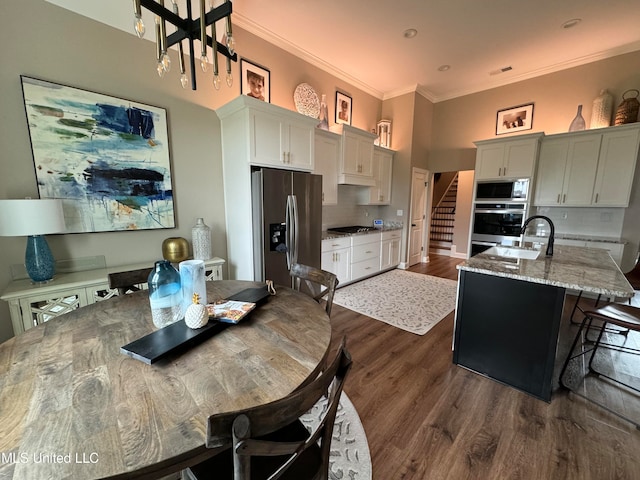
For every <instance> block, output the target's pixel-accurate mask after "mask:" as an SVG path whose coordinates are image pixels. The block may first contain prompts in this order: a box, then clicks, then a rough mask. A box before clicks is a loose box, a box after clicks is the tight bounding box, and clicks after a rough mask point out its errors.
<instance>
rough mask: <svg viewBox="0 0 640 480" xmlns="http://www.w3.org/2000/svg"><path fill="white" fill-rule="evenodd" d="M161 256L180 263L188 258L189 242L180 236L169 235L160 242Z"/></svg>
mask: <svg viewBox="0 0 640 480" xmlns="http://www.w3.org/2000/svg"><path fill="white" fill-rule="evenodd" d="M162 258H164V259H165V260H169V261H170V262H171V263H180V262H182V261H183V260H186V259H187V258H189V242H187V240H186V239H185V238H182V237H169V238H166V239H165V240H164V241H163V242H162Z"/></svg>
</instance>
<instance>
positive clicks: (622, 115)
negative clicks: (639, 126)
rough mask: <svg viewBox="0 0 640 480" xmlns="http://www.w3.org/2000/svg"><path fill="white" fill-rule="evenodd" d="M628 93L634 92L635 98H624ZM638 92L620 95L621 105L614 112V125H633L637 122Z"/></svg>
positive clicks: (639, 103)
mask: <svg viewBox="0 0 640 480" xmlns="http://www.w3.org/2000/svg"><path fill="white" fill-rule="evenodd" d="M630 92H635V96H634V97H632V98H625V95H626V94H627V93H630ZM638 95H640V92H638V90H634V89H631V90H627V91H626V92H624V93H623V94H622V103H621V104H620V105H619V106H618V110H616V121H615V123H614V125H624V124H625V123H634V122H637V121H638V110H639V109H640V102H638V98H637V97H638Z"/></svg>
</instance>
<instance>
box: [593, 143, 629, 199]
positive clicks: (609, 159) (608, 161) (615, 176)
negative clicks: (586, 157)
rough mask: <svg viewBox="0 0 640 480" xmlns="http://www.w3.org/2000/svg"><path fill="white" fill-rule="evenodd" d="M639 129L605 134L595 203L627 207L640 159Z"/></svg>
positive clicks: (595, 190)
mask: <svg viewBox="0 0 640 480" xmlns="http://www.w3.org/2000/svg"><path fill="white" fill-rule="evenodd" d="M639 134H640V130H627V131H621V132H615V131H614V132H609V133H605V134H603V135H602V146H601V148H600V159H599V160H598V173H597V175H596V182H595V189H594V191H593V205H595V206H598V207H628V206H629V196H630V195H631V187H632V185H633V174H634V172H635V167H636V160H637V158H638V135H639Z"/></svg>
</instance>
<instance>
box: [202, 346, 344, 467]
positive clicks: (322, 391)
mask: <svg viewBox="0 0 640 480" xmlns="http://www.w3.org/2000/svg"><path fill="white" fill-rule="evenodd" d="M350 368H351V356H350V355H349V352H348V351H347V349H346V346H345V341H344V340H343V341H342V343H341V345H340V347H339V348H338V349H337V352H336V354H335V356H334V357H332V361H331V362H330V363H329V364H328V366H327V368H326V369H325V370H324V371H323V372H322V373H321V374H320V375H318V376H317V377H316V378H315V379H314V380H313V381H312V382H309V383H308V384H307V385H305V386H303V387H301V388H299V389H297V390H295V391H294V392H293V393H291V394H290V395H288V396H287V397H285V398H282V399H280V400H276V401H274V402H271V403H267V404H264V405H259V406H257V407H253V408H248V409H244V410H240V411H236V412H229V413H222V414H216V415H212V416H210V417H209V418H208V421H207V436H206V446H207V447H208V448H218V447H223V446H225V445H229V444H232V445H233V447H232V450H231V454H230V455H232V457H233V458H232V461H231V459H230V458H227V466H229V465H230V464H231V463H232V464H233V470H232V471H233V479H234V480H249V479H250V478H253V477H251V469H254V470H258V469H259V468H260V467H261V466H263V467H264V465H265V464H264V463H263V464H261V463H260V462H259V461H256V462H252V461H251V459H252V458H254V460H255V459H256V457H263V458H267V457H268V458H270V459H276V460H277V463H276V464H275V465H274V464H273V462H268V463H267V464H266V465H268V467H267V470H268V473H267V472H263V471H260V472H258V471H255V472H254V474H258V475H256V478H267V479H276V478H280V476H281V475H282V478H295V479H296V480H306V479H311V478H313V479H325V480H326V479H328V475H329V456H330V455H329V454H330V447H331V437H332V435H333V427H334V423H335V418H336V412H337V409H338V404H339V401H340V395H341V394H342V389H343V387H344V382H345V379H346V377H347V373H348V372H349V369H350ZM324 396H326V398H327V405H326V408H325V409H324V413H323V414H322V415H321V418H320V421H319V423H318V424H317V426H316V427H315V428H313V429H312V430H311V431H309V430H308V429H305V427H304V426H301V423H300V421H299V418H300V417H301V416H302V415H303V414H304V413H306V412H308V411H309V410H310V409H311V408H312V407H314V405H316V404H318V402H319V400H321V399H322V398H323V397H324ZM296 424H298V425H300V429H302V430H303V431H304V436H303V438H299V436H298V437H296V439H295V440H293V439H292V438H291V431H292V429H291V426H292V425H296ZM318 440H319V441H320V445H319V446H318ZM311 450H313V451H314V454H313V455H311V456H310V455H306V453H308V451H311ZM227 452H228V450H227ZM224 453H226V452H223V454H224ZM223 454H221V455H220V456H219V457H224V455H223ZM309 457H311V458H315V459H316V461H315V462H312V463H311V464H310V463H308V462H307V461H308V460H309ZM217 459H218V456H216V457H213V458H212V459H210V460H207V461H206V462H204V463H203V465H204V464H209V468H210V469H207V470H206V472H208V473H207V475H213V474H215V475H214V476H217V475H221V474H222V472H223V471H228V470H224V468H223V467H222V466H221V465H219V464H216V460H217ZM297 462H307V463H304V467H303V468H301V465H300V463H298V465H296V463H297ZM192 469H193V470H192V471H193V472H198V471H201V472H202V471H203V469H202V468H201V467H192ZM293 470H297V471H296V473H295V474H294V475H293V477H291V471H293ZM287 471H289V476H288V475H287ZM190 472H191V470H190ZM300 472H304V473H303V474H302V473H300ZM265 473H266V474H265ZM192 478H205V477H204V476H203V477H200V476H199V475H196V474H193V477H192ZM206 478H208V477H206ZM216 478H218V477H216ZM220 478H223V476H220ZM224 478H231V477H230V476H227V477H224Z"/></svg>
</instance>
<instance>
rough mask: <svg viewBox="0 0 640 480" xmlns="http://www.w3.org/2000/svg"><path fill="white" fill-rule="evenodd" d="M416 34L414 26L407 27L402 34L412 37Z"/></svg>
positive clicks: (405, 36)
mask: <svg viewBox="0 0 640 480" xmlns="http://www.w3.org/2000/svg"><path fill="white" fill-rule="evenodd" d="M417 34H418V30H416V29H415V28H409V29H407V30H405V31H404V33H403V34H402V35H403V36H404V38H413V37H415V36H416V35H417Z"/></svg>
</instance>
